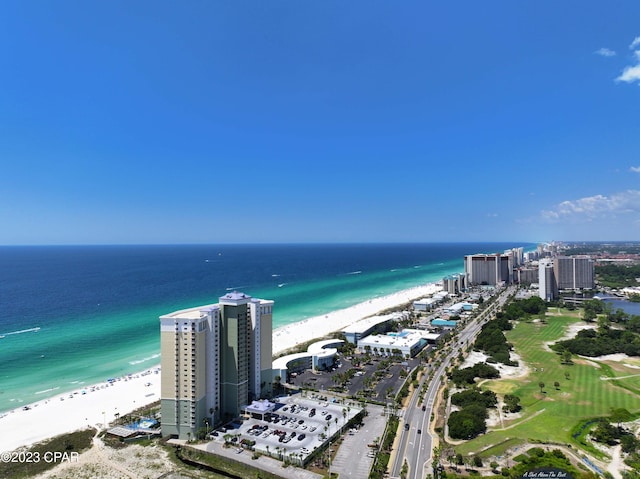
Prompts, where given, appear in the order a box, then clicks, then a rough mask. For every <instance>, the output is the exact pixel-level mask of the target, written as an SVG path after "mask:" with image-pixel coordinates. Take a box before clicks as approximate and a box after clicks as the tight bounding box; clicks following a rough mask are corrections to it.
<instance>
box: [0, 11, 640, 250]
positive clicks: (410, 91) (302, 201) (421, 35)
mask: <svg viewBox="0 0 640 479" xmlns="http://www.w3.org/2000/svg"><path fill="white" fill-rule="evenodd" d="M2 6H3V9H2V15H0V45H1V46H0V68H1V69H2V72H3V75H2V80H1V88H0V158H2V168H1V169H0V245H13V244H112V243H118V244H149V243H152V244H166V243H234V242H238V243H252V242H255V243H265V242H279V243H288V242H361V241H362V242H445V241H455V242H467V241H488V242H492V241H514V242H537V241H551V240H558V241H580V240H583V241H600V240H601V241H616V240H618V241H622V240H634V239H638V238H639V237H640V122H639V121H638V119H639V118H638V112H639V111H640V3H639V2H637V1H631V0H622V1H619V2H615V3H613V4H611V3H603V2H595V1H592V0H588V1H583V2H579V3H578V2H551V1H542V2H535V3H521V2H515V3H514V2H508V1H503V0H500V1H495V2H483V3H478V2H471V1H463V2H457V3H453V4H450V3H446V2H441V4H429V3H428V2H427V3H425V2H419V1H406V2H382V1H370V0H368V1H358V0H355V1H351V2H337V1H326V2H294V1H273V2H255V1H253V2H252V1H249V2H215V1H204V0H202V1H189V2H183V3H176V2H168V1H162V0H161V1H153V2H151V1H146V0H141V1H137V2H124V1H108V2H107V1H97V2H82V1H68V0H61V1H57V2H32V1H15V0H8V1H6V2H3V4H2Z"/></svg>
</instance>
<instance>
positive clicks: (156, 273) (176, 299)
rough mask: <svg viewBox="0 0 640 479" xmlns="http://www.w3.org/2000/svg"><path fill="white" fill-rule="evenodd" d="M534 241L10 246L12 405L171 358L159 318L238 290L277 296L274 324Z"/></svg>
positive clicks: (1, 251)
mask: <svg viewBox="0 0 640 479" xmlns="http://www.w3.org/2000/svg"><path fill="white" fill-rule="evenodd" d="M517 246H524V247H525V248H530V247H532V246H533V245H526V244H513V243H504V244H498V243H488V244H487V243H454V244H382V245H376V244H364V245H353V244H350V245H179V246H55V247H54V246H52V247H0V411H5V410H8V409H12V408H15V407H18V406H21V405H24V404H28V403H32V402H35V401H40V400H43V399H46V398H48V397H51V396H54V395H56V394H59V393H62V392H65V391H70V390H74V389H78V388H80V387H81V386H82V385H83V384H84V385H89V384H93V383H96V382H101V381H104V380H105V379H106V378H109V377H114V376H121V375H125V374H129V373H135V372H138V371H142V370H144V369H146V368H148V367H151V366H154V365H156V364H158V363H159V361H160V357H159V320H158V318H159V316H161V315H163V314H166V313H169V312H171V311H174V310H177V309H182V308H189V307H193V306H198V305H203V304H209V303H215V302H217V299H218V298H219V297H220V296H222V295H224V294H225V293H226V292H228V291H231V290H239V291H242V292H244V293H247V294H249V295H251V296H254V297H260V298H267V299H273V300H275V308H274V328H276V327H279V326H283V325H286V324H290V323H293V322H297V321H301V320H303V319H305V318H308V317H312V316H318V315H321V314H325V313H327V312H329V311H334V310H336V309H341V308H346V307H349V306H352V305H354V304H357V303H359V302H363V301H366V300H368V299H370V298H373V297H376V296H382V295H386V294H390V293H393V292H397V291H400V290H403V289H407V288H410V287H412V286H416V285H419V284H424V283H427V282H434V281H439V280H440V279H442V277H444V276H446V275H448V274H451V273H456V272H461V271H462V270H463V256H464V255H465V254H474V253H493V252H498V251H500V252H501V251H503V250H504V249H507V248H511V247H517Z"/></svg>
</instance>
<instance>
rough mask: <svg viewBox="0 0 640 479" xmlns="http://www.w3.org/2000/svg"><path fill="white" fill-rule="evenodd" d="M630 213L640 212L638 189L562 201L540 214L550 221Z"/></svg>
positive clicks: (586, 218)
mask: <svg viewBox="0 0 640 479" xmlns="http://www.w3.org/2000/svg"><path fill="white" fill-rule="evenodd" d="M631 213H640V190H627V191H623V192H620V193H614V194H613V195H611V196H604V195H595V196H589V197H586V198H580V199H578V200H567V201H563V202H562V203H560V204H558V205H556V207H555V208H553V209H551V210H544V211H542V212H541V216H542V218H544V219H546V220H548V221H551V222H555V221H559V220H567V219H575V220H580V219H582V220H587V221H590V220H593V219H596V218H606V217H611V216H612V215H616V214H631Z"/></svg>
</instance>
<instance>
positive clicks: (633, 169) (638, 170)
mask: <svg viewBox="0 0 640 479" xmlns="http://www.w3.org/2000/svg"><path fill="white" fill-rule="evenodd" d="M629 169H630V170H631V171H633V172H634V173H640V166H632V167H631V168H629Z"/></svg>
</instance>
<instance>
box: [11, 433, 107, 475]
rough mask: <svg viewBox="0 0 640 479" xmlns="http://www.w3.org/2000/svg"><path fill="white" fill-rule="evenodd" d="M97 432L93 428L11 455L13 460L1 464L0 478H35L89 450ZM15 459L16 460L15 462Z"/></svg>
mask: <svg viewBox="0 0 640 479" xmlns="http://www.w3.org/2000/svg"><path fill="white" fill-rule="evenodd" d="M95 434H96V430H95V429H93V428H90V429H83V430H80V431H75V432H72V433H70V434H63V435H61V436H56V437H54V438H52V439H49V440H47V441H44V442H41V443H39V444H36V445H34V446H32V447H30V448H25V449H19V450H16V451H13V452H12V453H11V458H10V459H12V460H9V461H5V460H3V461H2V462H0V477H7V478H9V477H10V478H12V479H20V478H23V477H24V478H26V477H33V476H35V475H37V474H41V473H43V472H44V471H47V470H49V469H52V468H54V467H55V466H56V465H58V464H60V463H62V462H64V461H66V462H71V461H73V460H74V459H73V458H75V457H77V455H78V454H80V453H81V452H83V451H85V450H87V449H89V448H90V447H91V444H92V440H93V437H94V436H95ZM13 459H15V460H13Z"/></svg>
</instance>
